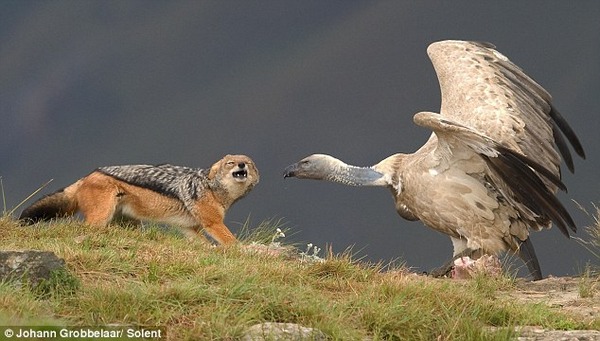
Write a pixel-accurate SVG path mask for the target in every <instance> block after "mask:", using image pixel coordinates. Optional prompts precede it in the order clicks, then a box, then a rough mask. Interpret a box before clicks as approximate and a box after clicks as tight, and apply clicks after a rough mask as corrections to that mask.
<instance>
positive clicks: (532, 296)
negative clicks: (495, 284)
mask: <svg viewBox="0 0 600 341" xmlns="http://www.w3.org/2000/svg"><path fill="white" fill-rule="evenodd" d="M506 295H508V296H509V297H511V298H514V299H515V300H519V301H522V302H528V303H542V304H546V305H548V306H549V307H551V308H552V309H556V310H558V311H561V312H564V313H565V314H568V315H570V316H574V317H575V318H577V319H581V320H583V321H585V322H586V323H590V324H591V323H592V322H593V321H594V320H598V319H599V318H600V278H598V277H595V278H580V277H548V278H545V279H543V280H539V281H535V282H531V281H524V280H518V281H517V283H516V290H514V291H511V292H506ZM518 330H519V335H520V337H519V338H518V340H520V341H546V340H547V341H550V340H568V341H575V340H580V341H584V340H585V341H592V340H600V331H598V330H570V331H564V330H544V329H543V328H541V327H538V326H523V327H520V328H518Z"/></svg>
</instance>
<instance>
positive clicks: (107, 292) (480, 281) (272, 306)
mask: <svg viewBox="0 0 600 341" xmlns="http://www.w3.org/2000/svg"><path fill="white" fill-rule="evenodd" d="M262 225H263V226H262V228H261V229H260V230H261V231H262V233H259V234H257V235H255V236H254V237H252V236H250V237H248V238H249V239H252V238H255V239H256V238H258V239H262V240H263V241H268V240H269V239H270V236H271V235H274V234H275V233H276V232H275V231H274V229H275V226H271V227H270V228H269V227H267V228H266V230H267V231H266V232H265V226H264V225H265V224H262ZM266 225H269V224H266ZM272 225H276V224H275V223H274V224H272ZM0 230H1V231H2V233H1V234H0V239H1V245H2V249H4V250H15V249H17V250H18V249H39V250H49V251H53V252H55V253H56V254H57V255H58V256H59V257H62V258H64V259H65V261H66V262H67V264H68V266H69V268H70V270H71V271H72V273H73V274H74V275H75V276H76V277H77V278H78V279H79V288H78V289H77V290H76V292H75V293H72V292H69V290H61V289H58V290H55V291H52V292H51V294H50V296H47V297H45V298H40V297H39V295H37V296H36V294H33V293H31V292H29V291H28V290H27V289H18V288H16V287H15V286H13V285H10V284H6V283H4V284H0V324H3V325H57V326H58V325H69V326H71V325H81V326H95V325H107V324H117V325H137V326H161V327H164V328H166V330H167V334H168V337H169V339H173V340H175V339H177V340H180V339H235V338H238V337H240V336H241V335H242V334H243V332H244V330H245V329H246V328H248V327H249V326H251V325H253V324H256V323H260V322H266V321H273V322H292V323H298V324H301V325H304V326H308V327H315V328H318V329H320V330H321V331H323V332H324V333H326V334H327V335H328V336H330V337H331V338H332V339H340V340H341V339H343V340H360V339H363V338H366V337H371V338H372V339H374V340H379V339H386V340H435V339H438V340H450V339H460V340H480V339H484V338H485V339H486V340H507V339H509V338H510V337H511V336H514V335H513V334H514V332H513V331H512V327H514V326H519V325H537V326H542V327H543V328H546V329H598V328H600V320H598V319H597V318H596V319H595V320H593V321H591V322H590V321H586V322H584V321H583V320H579V319H578V318H576V317H574V316H567V315H564V314H561V313H560V312H557V311H554V310H552V309H550V308H548V307H547V306H546V305H544V304H519V303H517V302H515V301H514V300H511V299H508V298H504V297H505V296H503V295H502V294H501V293H502V292H504V291H506V290H511V288H512V287H513V286H514V281H512V280H511V279H507V278H501V279H489V278H483V277H482V278H476V279H473V280H468V281H453V280H448V279H443V280H442V279H440V280H438V279H431V278H426V277H423V276H417V275H414V274H409V273H408V272H407V271H405V270H404V269H385V270H389V271H382V270H384V269H383V268H384V267H382V266H379V265H372V264H363V263H361V262H359V261H355V260H353V259H352V258H351V256H350V255H329V256H327V257H325V258H326V259H325V260H324V261H322V262H300V261H298V260H297V259H291V258H289V257H282V256H270V255H267V254H264V253H252V252H249V251H248V249H247V248H246V247H240V246H236V247H231V248H219V247H216V248H215V247H211V246H208V245H206V244H203V243H201V242H199V241H198V242H190V241H188V240H186V239H184V238H182V237H180V236H179V235H177V234H175V233H170V232H165V231H164V230H161V229H159V228H156V227H154V228H145V229H135V228H126V227H120V226H110V227H106V228H91V227H88V226H85V225H82V224H80V223H78V222H72V221H65V222H56V223H52V224H40V225H36V226H32V227H21V226H18V225H17V224H16V223H15V222H14V221H13V220H12V219H9V218H7V217H4V218H0ZM250 230H252V229H250ZM258 235H260V236H262V237H258ZM248 243H249V241H245V245H247V244H248ZM301 249H304V247H301ZM323 253H324V252H323V251H321V254H323ZM490 326H496V327H501V328H493V329H492V328H490Z"/></svg>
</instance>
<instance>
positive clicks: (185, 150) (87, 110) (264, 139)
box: [0, 0, 600, 275]
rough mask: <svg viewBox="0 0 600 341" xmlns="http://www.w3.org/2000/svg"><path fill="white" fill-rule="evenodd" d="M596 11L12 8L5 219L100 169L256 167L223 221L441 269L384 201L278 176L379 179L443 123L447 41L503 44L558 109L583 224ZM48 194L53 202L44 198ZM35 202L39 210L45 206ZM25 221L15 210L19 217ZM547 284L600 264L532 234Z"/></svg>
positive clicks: (598, 104)
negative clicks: (439, 64)
mask: <svg viewBox="0 0 600 341" xmlns="http://www.w3.org/2000/svg"><path fill="white" fill-rule="evenodd" d="M599 17H600V2H597V1H591V0H590V1H579V2H577V3H571V2H565V1H527V2H525V1H523V2H518V1H506V2H491V1H480V2H476V1H448V2H442V1H418V2H417V1H369V2H365V1H279V0H277V1H21V0H19V1H8V0H2V1H0V113H1V114H0V115H1V116H0V117H1V119H0V126H1V129H0V133H1V135H0V176H2V182H3V188H4V193H5V196H6V204H7V206H8V209H9V210H10V209H11V208H13V207H14V206H16V205H17V204H18V203H19V202H20V201H21V200H23V199H24V198H25V197H27V196H28V195H29V194H30V193H32V192H33V191H34V190H35V189H37V188H38V187H39V186H40V185H41V184H43V183H44V182H46V181H47V180H49V179H54V181H53V182H52V183H51V184H50V185H49V186H48V187H47V188H46V189H44V191H43V193H48V192H51V191H54V190H56V189H58V188H61V187H64V186H66V185H68V184H70V183H72V182H74V181H75V180H76V179H78V178H79V177H82V176H84V175H86V174H87V173H89V172H90V171H92V170H93V169H94V168H95V167H98V166H104V165H119V164H133V163H164V162H169V163H174V164H180V165H187V166H195V167H208V166H209V165H211V164H212V163H213V162H214V161H216V160H217V159H219V158H220V157H221V156H222V155H224V154H226V153H244V154H248V155H250V156H252V157H253V158H254V160H255V161H256V163H257V164H258V166H259V168H260V171H261V179H262V180H261V183H260V184H259V185H258V186H257V188H255V190H254V191H253V192H252V193H250V195H249V196H248V198H246V199H244V200H242V201H240V202H239V203H237V204H236V205H235V206H234V207H233V208H232V209H231V210H230V212H229V215H228V216H227V217H226V223H227V224H228V225H229V226H230V227H231V228H232V230H234V232H236V231H238V230H239V227H240V224H241V223H242V222H243V221H245V220H246V219H247V218H248V216H250V219H251V221H252V222H253V223H254V224H257V223H258V222H260V221H262V220H264V219H268V218H272V217H280V218H283V219H284V221H286V222H287V225H288V226H289V227H291V228H292V230H293V231H295V232H296V233H295V235H294V236H292V237H288V238H287V240H288V241H289V242H291V241H296V242H312V243H314V244H316V245H319V246H320V247H323V246H325V245H326V244H330V245H332V246H333V250H334V251H336V252H340V251H343V250H344V249H346V248H347V247H349V246H351V245H354V248H353V250H354V251H355V252H357V253H358V255H361V256H365V257H366V259H370V260H373V261H377V260H384V261H389V260H393V259H399V260H402V261H406V263H407V264H408V265H409V266H412V267H415V268H416V269H418V270H427V269H429V268H431V267H434V266H437V265H440V264H441V263H442V262H443V261H445V260H446V259H447V258H448V257H449V255H450V254H451V252H452V251H451V250H452V248H451V243H450V242H449V240H448V239H447V238H446V237H445V236H442V235H440V234H438V233H436V232H433V231H431V230H429V229H427V228H424V227H423V225H422V224H421V223H419V222H413V223H411V222H407V221H404V220H402V219H401V218H400V217H399V216H398V215H397V214H396V212H395V211H394V204H393V200H392V198H391V196H390V194H389V193H388V191H387V190H386V189H382V188H351V187H344V186H341V185H337V184H330V183H324V182H314V181H298V180H295V179H292V180H285V181H284V180H283V178H282V170H283V168H284V167H285V166H287V165H288V164H290V163H292V162H295V161H297V160H299V159H300V158H302V157H304V156H306V155H308V154H311V153H315V152H320V153H328V154H332V155H335V156H337V157H339V158H341V159H342V160H345V161H346V162H348V163H351V164H355V165H372V164H374V163H376V162H378V161H379V160H381V159H383V158H385V157H387V156H389V155H391V154H393V153H396V152H412V151H414V150H416V149H417V148H418V147H419V146H420V145H422V144H423V143H424V142H425V141H426V139H427V137H428V136H429V134H430V132H429V131H426V130H424V129H422V128H419V127H417V126H415V125H414V124H413V123H412V115H413V114H414V113H416V112H418V111H422V110H431V111H438V110H439V103H440V96H439V88H438V83H437V79H436V76H435V73H434V71H433V68H432V66H431V64H430V61H429V59H428V58H427V55H426V48H427V45H428V44H429V43H431V42H433V41H436V40H443V39H465V40H482V41H489V42H492V43H494V44H495V45H496V46H497V47H498V49H499V50H500V51H501V52H502V53H503V54H505V55H507V56H508V57H509V58H511V60H513V61H514V62H515V63H517V64H518V65H519V66H521V67H522V68H523V69H524V70H525V71H526V72H527V73H528V74H529V75H531V76H532V77H533V78H534V79H536V80H537V81H538V82H539V83H540V84H542V85H543V86H544V87H545V88H546V89H548V90H549V91H550V93H551V94H553V96H554V103H555V105H556V107H557V108H558V109H559V110H560V111H561V112H562V113H563V115H564V116H565V117H566V118H567V120H568V121H569V122H570V123H571V125H572V127H573V128H574V130H575V131H576V132H577V133H578V135H579V137H580V138H581V140H582V143H583V144H584V146H585V147H586V151H587V154H588V160H586V161H582V160H579V159H577V160H576V173H575V174H574V175H573V174H570V173H569V172H568V171H567V170H566V169H565V171H564V173H563V175H564V176H563V180H564V182H565V183H566V184H567V186H568V187H569V193H567V194H561V199H562V201H563V202H564V204H565V205H566V207H567V208H568V209H569V210H570V211H571V213H572V214H573V216H574V218H575V220H576V222H577V223H578V225H579V227H580V231H581V232H579V234H578V236H580V237H585V233H584V232H583V231H584V227H585V226H586V225H591V224H592V222H593V220H592V218H590V217H589V216H587V215H586V214H584V213H583V212H582V211H581V210H580V209H579V208H578V207H577V205H576V204H575V203H574V202H572V201H571V200H576V201H577V202H578V203H580V204H581V205H583V206H584V207H585V208H586V209H588V210H590V211H593V210H594V209H593V205H594V204H598V200H599V199H600V193H599V189H600V181H599V179H600V176H599V175H598V168H599V163H598V162H599V161H598V159H599V157H600V152H599V151H598V147H599V143H598V142H599V138H598V136H599V134H600V118H599V108H600V20H598V18H599ZM39 195H41V193H40V194H39ZM39 195H38V196H36V198H37V197H39ZM18 212H20V209H19V210H17V212H16V214H18ZM532 239H533V242H534V244H535V246H536V249H537V253H538V257H539V258H540V262H541V264H542V269H543V270H544V272H545V274H546V275H547V274H555V275H565V274H574V273H578V272H579V271H580V270H582V269H583V267H584V266H585V264H586V263H587V262H593V263H594V262H595V263H596V264H597V263H598V258H597V257H593V256H592V255H591V254H590V253H589V252H588V251H586V250H585V249H584V248H583V247H582V246H581V245H580V244H578V243H577V242H576V241H573V240H567V239H566V238H564V237H563V236H562V235H561V234H560V232H559V231H558V229H556V228H553V229H551V230H549V231H543V232H541V233H534V235H533V237H532Z"/></svg>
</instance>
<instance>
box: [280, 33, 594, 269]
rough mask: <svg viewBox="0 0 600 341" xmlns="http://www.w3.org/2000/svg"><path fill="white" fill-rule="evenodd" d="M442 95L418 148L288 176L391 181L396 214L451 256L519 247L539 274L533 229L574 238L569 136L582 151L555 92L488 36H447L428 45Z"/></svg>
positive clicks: (304, 163)
mask: <svg viewBox="0 0 600 341" xmlns="http://www.w3.org/2000/svg"><path fill="white" fill-rule="evenodd" d="M427 52H428V54H429V57H430V58H431V60H432V62H433V66H434V68H435V70H436V73H437V76H438V79H439V82H440V88H441V93H442V107H441V111H440V114H435V113H430V112H421V113H418V114H416V115H415V116H414V122H415V123H416V124H417V125H419V126H422V127H425V128H429V129H431V130H432V131H433V133H432V135H431V137H430V138H429V140H428V141H427V142H426V143H425V144H424V145H423V146H422V147H421V148H420V149H419V150H417V151H416V152H414V153H412V154H395V155H392V156H390V157H388V158H386V159H384V160H382V161H381V162H379V163H378V164H376V165H374V166H372V167H356V166H350V165H347V164H345V163H344V162H342V161H340V160H338V159H335V158H333V157H331V156H329V155H323V154H314V155H311V156H309V157H307V158H304V159H303V160H301V161H299V162H298V163H295V164H293V165H290V166H288V168H286V170H285V174H284V176H286V177H298V178H308V179H318V180H328V181H334V182H340V183H343V184H347V185H354V186H386V187H388V188H390V190H391V191H392V194H393V196H394V199H395V202H396V209H397V211H398V213H399V214H400V215H401V216H402V217H403V218H406V219H409V220H421V221H422V222H423V223H424V224H425V225H427V226H429V227H431V228H433V229H434V230H437V231H439V232H442V233H444V234H447V235H448V236H450V238H451V240H452V243H453V246H454V256H455V257H457V256H471V257H472V258H473V257H474V258H477V257H478V256H480V255H482V254H498V253H500V252H502V251H513V252H516V253H517V254H519V255H520V256H521V257H522V258H523V260H524V261H525V262H526V263H527V265H528V267H529V270H530V272H531V274H532V276H533V278H534V279H540V278H542V275H541V270H540V267H539V264H538V261H537V258H536V256H535V252H534V250H533V245H532V244H531V242H530V241H529V239H528V238H529V231H530V229H531V230H540V229H542V228H548V227H550V226H551V225H552V222H554V223H555V224H556V225H557V226H558V227H559V228H560V230H561V231H562V232H563V233H564V234H565V235H566V236H569V233H568V230H569V229H571V230H572V231H575V230H576V228H575V224H574V222H573V220H572V219H571V217H570V215H569V213H568V212H567V210H566V209H565V208H564V206H563V205H562V204H561V203H560V202H559V201H558V199H557V198H556V196H555V193H556V191H557V189H563V190H564V189H565V187H564V185H563V184H562V182H561V181H560V163H561V155H562V159H564V160H565V162H566V164H567V166H568V168H569V169H570V170H571V171H572V170H573V160H572V158H571V155H570V152H569V148H568V146H567V143H566V142H565V140H564V139H563V134H564V136H565V137H566V138H567V140H568V141H569V142H570V144H571V145H572V146H573V148H574V150H575V151H576V152H577V154H579V155H580V156H582V157H585V155H584V152H583V148H582V146H581V144H580V143H579V141H578V139H577V137H576V135H575V134H574V133H573V131H572V130H571V128H570V127H569V125H568V124H567V123H566V121H565V120H564V119H563V118H562V117H561V116H560V114H559V113H558V111H556V110H555V109H554V108H553V107H552V105H551V96H550V95H549V94H548V92H546V90H544V89H543V88H542V87H541V86H539V85H538V84H537V83H536V82H535V81H533V80H532V79H531V78H530V77H528V76H527V75H526V74H525V73H523V71H522V70H521V69H520V68H519V67H517V66H516V65H515V64H513V63H512V62H510V61H509V60H508V59H507V58H506V57H505V56H503V55H502V54H500V53H499V52H497V51H496V50H495V49H494V47H493V46H492V45H490V44H487V43H478V42H465V41H442V42H437V43H433V44H431V45H430V46H429V48H428V49H427Z"/></svg>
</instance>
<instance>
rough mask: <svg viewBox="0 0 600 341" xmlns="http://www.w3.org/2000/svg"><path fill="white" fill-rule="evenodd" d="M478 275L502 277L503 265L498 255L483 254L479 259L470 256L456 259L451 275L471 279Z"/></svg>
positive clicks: (454, 277)
mask: <svg viewBox="0 0 600 341" xmlns="http://www.w3.org/2000/svg"><path fill="white" fill-rule="evenodd" d="M478 275H486V276H489V277H500V276H501V275H502V265H501V264H500V260H499V259H498V257H496V256H488V255H483V256H482V257H480V258H478V259H477V260H473V259H471V258H470V257H460V258H458V259H456V260H455V261H454V267H453V268H452V273H451V277H452V278H453V279H469V278H474V277H475V276H478Z"/></svg>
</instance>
